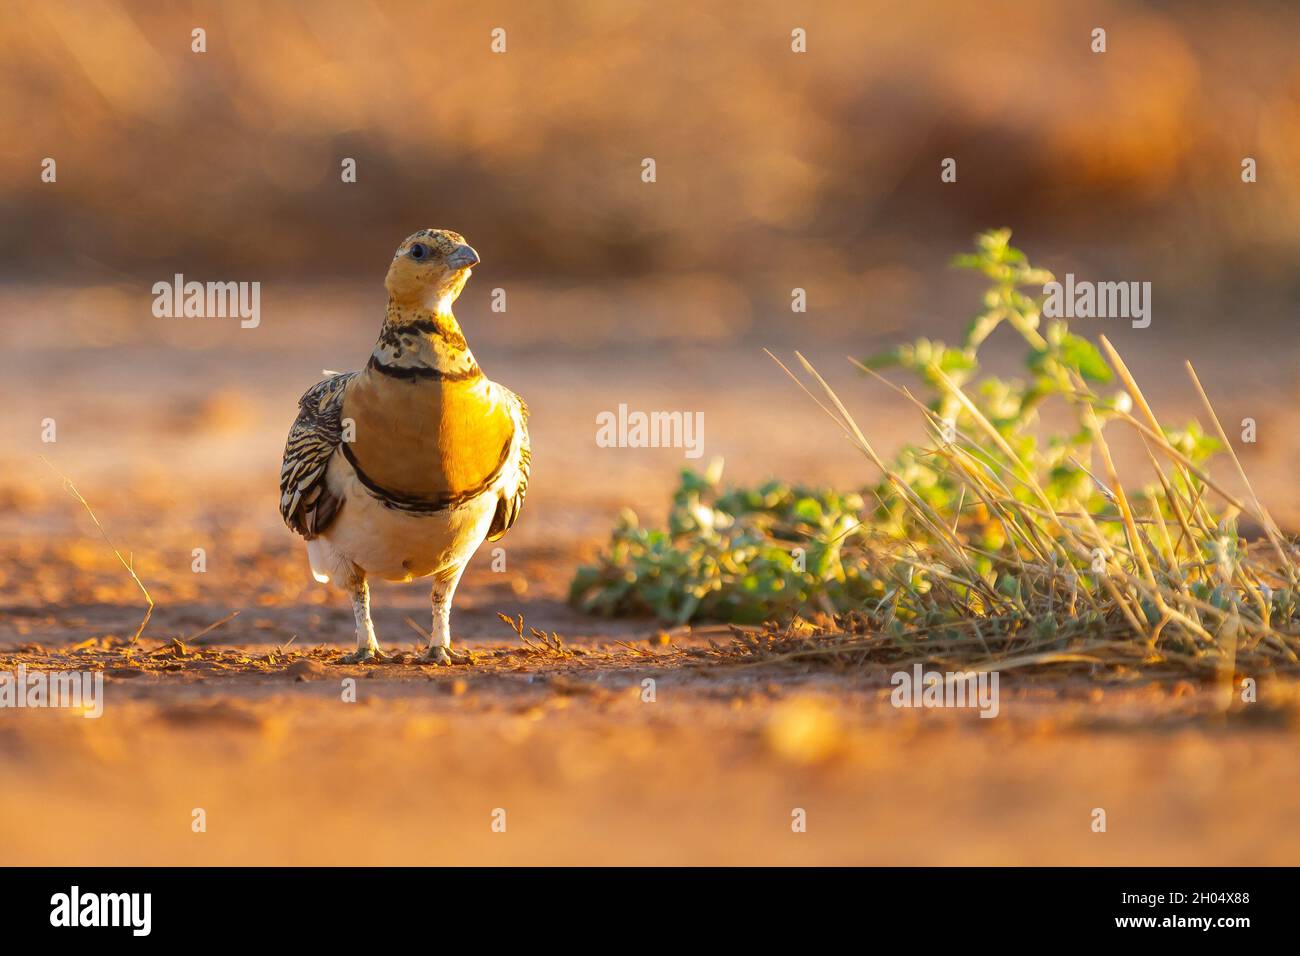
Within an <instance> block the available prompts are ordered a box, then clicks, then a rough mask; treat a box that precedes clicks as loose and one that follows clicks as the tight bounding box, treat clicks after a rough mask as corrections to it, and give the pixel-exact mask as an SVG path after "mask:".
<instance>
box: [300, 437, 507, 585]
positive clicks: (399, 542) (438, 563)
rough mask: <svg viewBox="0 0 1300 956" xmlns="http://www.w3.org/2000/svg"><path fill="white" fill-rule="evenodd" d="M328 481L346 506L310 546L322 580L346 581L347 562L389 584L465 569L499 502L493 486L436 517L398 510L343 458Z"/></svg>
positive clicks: (334, 464) (333, 466)
mask: <svg viewBox="0 0 1300 956" xmlns="http://www.w3.org/2000/svg"><path fill="white" fill-rule="evenodd" d="M325 480H326V481H327V482H328V484H329V487H330V490H331V491H333V492H334V493H335V494H338V495H339V496H340V497H342V498H343V507H342V509H341V510H340V511H339V515H338V517H337V518H336V519H335V520H334V522H333V523H332V524H331V525H330V526H329V528H328V529H327V530H326V531H325V532H323V533H322V534H321V536H320V537H319V538H317V539H315V540H313V541H309V542H308V543H307V544H308V547H307V554H308V556H309V558H310V560H311V565H312V573H313V574H315V576H316V578H317V579H318V580H320V579H321V578H322V577H323V578H325V579H327V580H335V581H338V580H341V579H342V568H341V565H343V562H345V561H350V562H351V563H353V564H355V565H357V566H358V567H360V568H361V569H362V570H364V571H365V572H366V574H367V575H369V576H373V577H380V578H383V579H384V580H387V581H410V580H413V579H414V578H422V577H427V576H428V575H430V574H435V573H437V572H439V571H444V570H447V569H450V568H453V567H456V566H459V565H462V564H464V563H465V562H467V561H468V560H469V559H470V557H472V556H473V554H474V552H475V551H476V550H478V546H479V545H480V544H481V543H482V542H483V539H484V538H485V537H487V532H488V528H489V526H490V525H491V524H492V515H493V514H494V513H495V511H496V507H497V500H498V490H497V488H496V487H495V486H493V487H492V488H489V489H488V490H487V491H485V492H484V493H483V494H481V495H479V496H478V497H477V498H473V499H471V500H470V501H467V502H465V503H464V504H462V505H458V506H457V507H455V508H449V509H447V510H446V511H440V512H437V513H435V514H431V515H417V514H409V513H407V512H405V511H398V510H395V509H393V508H389V507H387V506H386V505H385V504H384V503H383V502H382V501H380V500H379V499H377V498H375V497H374V496H373V495H372V494H371V493H370V492H369V491H367V490H366V488H365V487H364V486H363V485H362V484H361V482H360V481H358V480H357V477H356V473H355V472H354V471H353V470H352V466H351V465H349V464H348V463H347V461H346V459H344V458H343V456H342V455H339V454H335V455H334V457H333V458H332V459H331V460H330V464H329V470H328V471H327V472H326V478H325Z"/></svg>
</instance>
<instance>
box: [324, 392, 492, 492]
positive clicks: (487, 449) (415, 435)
mask: <svg viewBox="0 0 1300 956" xmlns="http://www.w3.org/2000/svg"><path fill="white" fill-rule="evenodd" d="M343 417H344V426H345V438H346V426H347V420H348V419H351V420H352V422H353V423H354V429H355V433H354V435H353V441H352V442H351V443H349V446H348V452H349V453H350V457H351V458H352V459H353V461H354V462H355V463H356V464H357V465H358V466H360V468H361V470H363V471H364V472H365V474H366V476H367V477H368V478H369V479H370V480H371V481H373V482H374V483H376V484H378V485H379V486H381V487H382V488H383V489H385V490H387V491H391V492H395V493H397V494H400V495H404V496H409V497H413V498H427V499H436V498H440V497H445V496H448V495H452V496H454V495H464V494H469V493H472V492H474V491H475V490H476V489H479V488H481V487H482V486H483V484H484V483H485V482H487V481H488V480H489V479H490V478H491V477H492V476H493V475H494V474H495V473H496V472H498V471H499V469H500V468H501V466H502V463H503V462H504V461H505V459H506V457H507V455H508V454H509V451H510V446H511V440H512V438H513V436H514V420H513V418H512V417H511V415H510V411H509V409H508V408H507V407H506V405H505V403H504V401H502V396H501V391H500V389H499V388H497V386H495V385H494V384H493V383H492V382H490V381H489V380H488V379H487V378H485V377H484V376H482V375H479V376H477V377H476V378H474V379H472V380H469V381H448V380H439V379H416V380H407V379H395V378H392V377H390V376H385V375H382V374H378V373H374V372H372V371H370V370H367V371H366V372H364V373H363V374H361V375H359V376H358V377H357V379H356V380H355V381H354V382H353V383H352V385H351V387H350V388H349V390H348V394H347V396H346V397H345V399H344V403H343Z"/></svg>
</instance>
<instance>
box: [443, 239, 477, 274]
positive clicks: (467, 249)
mask: <svg viewBox="0 0 1300 956" xmlns="http://www.w3.org/2000/svg"><path fill="white" fill-rule="evenodd" d="M478 264H479V258H478V253H477V252H475V251H474V247H473V246H471V245H469V244H468V243H462V244H461V245H459V246H457V247H456V248H455V249H453V250H452V251H451V255H449V256H448V257H447V265H449V266H451V267H452V268H453V269H468V268H470V267H471V266H476V265H478Z"/></svg>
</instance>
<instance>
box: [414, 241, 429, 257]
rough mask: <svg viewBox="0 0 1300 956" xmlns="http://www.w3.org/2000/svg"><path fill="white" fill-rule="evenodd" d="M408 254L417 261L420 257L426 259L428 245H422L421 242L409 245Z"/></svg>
mask: <svg viewBox="0 0 1300 956" xmlns="http://www.w3.org/2000/svg"><path fill="white" fill-rule="evenodd" d="M410 256H411V258H412V259H415V260H416V261H419V260H420V259H426V258H428V256H429V247H428V246H426V245H424V244H423V243H419V242H417V243H415V244H414V245H413V246H411V248H410Z"/></svg>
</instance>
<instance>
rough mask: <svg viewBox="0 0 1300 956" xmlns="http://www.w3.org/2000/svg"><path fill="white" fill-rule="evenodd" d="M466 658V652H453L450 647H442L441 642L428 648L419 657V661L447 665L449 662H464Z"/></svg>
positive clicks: (467, 656)
mask: <svg viewBox="0 0 1300 956" xmlns="http://www.w3.org/2000/svg"><path fill="white" fill-rule="evenodd" d="M468 660H469V655H468V654H457V653H455V652H453V651H452V650H451V648H449V647H444V646H443V645H441V644H437V645H434V646H433V647H431V648H429V649H428V650H427V651H425V652H424V654H423V655H422V656H421V657H420V662H421V663H423V664H438V665H441V666H447V665H449V664H464V663H465V662H466V661H468Z"/></svg>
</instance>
